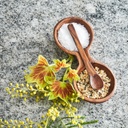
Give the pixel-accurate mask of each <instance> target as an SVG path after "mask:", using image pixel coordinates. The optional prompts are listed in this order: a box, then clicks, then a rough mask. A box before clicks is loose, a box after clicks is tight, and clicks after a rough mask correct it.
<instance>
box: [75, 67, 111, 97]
mask: <svg viewBox="0 0 128 128" xmlns="http://www.w3.org/2000/svg"><path fill="white" fill-rule="evenodd" d="M95 70H96V72H97V74H99V76H100V77H101V79H102V80H103V83H104V85H103V88H101V89H99V90H94V89H93V88H92V87H91V85H90V83H89V75H88V72H87V70H84V71H83V72H81V74H80V80H79V81H78V82H77V86H78V89H79V90H80V92H81V93H82V95H83V96H84V97H88V98H92V99H100V98H103V97H105V96H106V95H107V94H108V91H109V87H110V82H111V79H110V78H109V77H108V76H107V74H106V73H105V71H104V70H100V69H99V68H98V67H95Z"/></svg>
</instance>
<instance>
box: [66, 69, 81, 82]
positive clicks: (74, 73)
mask: <svg viewBox="0 0 128 128" xmlns="http://www.w3.org/2000/svg"><path fill="white" fill-rule="evenodd" d="M64 80H69V81H70V82H73V80H79V76H78V74H77V70H74V69H71V68H69V71H68V73H66V74H65V76H64Z"/></svg>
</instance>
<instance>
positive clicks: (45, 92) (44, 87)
mask: <svg viewBox="0 0 128 128" xmlns="http://www.w3.org/2000/svg"><path fill="white" fill-rule="evenodd" d="M72 61H73V57H72V56H69V58H68V59H67V60H65V59H64V60H62V61H60V60H58V59H57V60H54V63H53V64H48V61H47V60H46V58H44V57H43V56H41V55H39V57H38V62H37V64H36V65H34V66H31V67H30V68H29V72H28V73H26V75H25V80H26V84H18V83H17V84H12V83H10V86H9V87H7V88H6V91H7V92H8V94H10V95H11V97H12V98H23V99H24V101H26V100H27V99H28V98H31V97H33V98H35V100H36V101H37V102H38V101H39V100H41V99H43V98H44V97H48V98H47V99H48V100H52V101H51V102H52V106H51V107H50V108H49V109H48V111H47V112H46V113H45V114H44V115H42V119H41V120H40V121H39V122H33V121H31V120H30V119H28V118H27V119H26V120H25V121H18V120H10V121H7V120H2V119H1V120H0V127H8V128H22V127H24V128H25V127H26V128H31V127H37V128H73V127H78V128H82V127H83V125H86V124H92V123H96V122H97V121H96V120H95V121H90V122H86V121H85V119H84V117H83V116H78V115H77V114H76V112H77V108H75V107H73V106H72V104H71V103H72V102H79V99H78V98H79V95H78V93H77V92H76V91H75V90H74V88H73V85H72V82H73V80H78V79H79V76H78V75H77V70H74V69H72V68H71V64H72ZM62 68H65V73H64V74H63V76H62V78H61V79H59V80H58V79H57V77H56V73H57V72H59V71H60V70H61V69H62ZM61 115H63V116H61Z"/></svg>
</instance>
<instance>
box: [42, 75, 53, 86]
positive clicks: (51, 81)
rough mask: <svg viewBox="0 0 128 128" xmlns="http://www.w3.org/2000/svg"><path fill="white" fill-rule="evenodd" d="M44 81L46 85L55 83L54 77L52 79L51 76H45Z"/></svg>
mask: <svg viewBox="0 0 128 128" xmlns="http://www.w3.org/2000/svg"><path fill="white" fill-rule="evenodd" d="M44 81H45V82H46V83H48V84H53V83H54V81H55V77H52V76H45V77H44Z"/></svg>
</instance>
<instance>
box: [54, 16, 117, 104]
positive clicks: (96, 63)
mask: <svg viewBox="0 0 128 128" xmlns="http://www.w3.org/2000/svg"><path fill="white" fill-rule="evenodd" d="M72 22H75V23H78V24H81V25H84V27H85V28H86V29H87V31H88V33H89V34H90V39H89V45H88V46H87V47H86V48H84V51H85V53H86V55H87V57H88V59H89V61H90V62H91V64H92V66H93V67H94V68H95V67H98V68H99V69H100V70H104V71H105V72H106V74H107V76H108V77H109V78H110V79H111V82H110V87H109V92H108V94H107V95H106V96H105V97H104V98H101V99H92V98H88V97H84V100H86V101H88V102H92V103H102V102H105V101H107V100H108V99H110V98H111V97H112V96H113V94H114V92H115V89H116V80H115V77H114V74H113V73H112V71H111V70H110V69H109V68H108V67H107V66H106V65H104V64H103V63H101V62H99V61H96V60H94V59H92V57H91V56H90V54H89V49H90V46H91V44H92V41H93V37H94V32H93V30H92V28H91V26H90V25H89V24H88V23H87V22H86V21H85V20H83V19H81V18H79V17H68V18H64V19H62V20H61V21H59V22H58V23H57V24H56V26H55V28H54V39H55V42H56V44H57V45H58V46H59V47H60V48H61V49H62V50H63V51H64V52H66V53H68V54H71V55H74V56H76V58H77V60H78V67H77V71H78V74H80V73H81V72H82V71H83V70H85V66H84V63H83V61H82V59H81V57H80V55H79V53H78V52H77V51H70V50H67V49H66V48H64V47H63V46H62V45H61V43H60V42H59V40H58V30H59V29H60V28H61V26H62V25H63V24H66V23H72ZM73 84H74V88H75V89H76V91H77V92H79V93H81V92H80V90H79V88H78V86H77V84H76V81H74V83H73Z"/></svg>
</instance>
